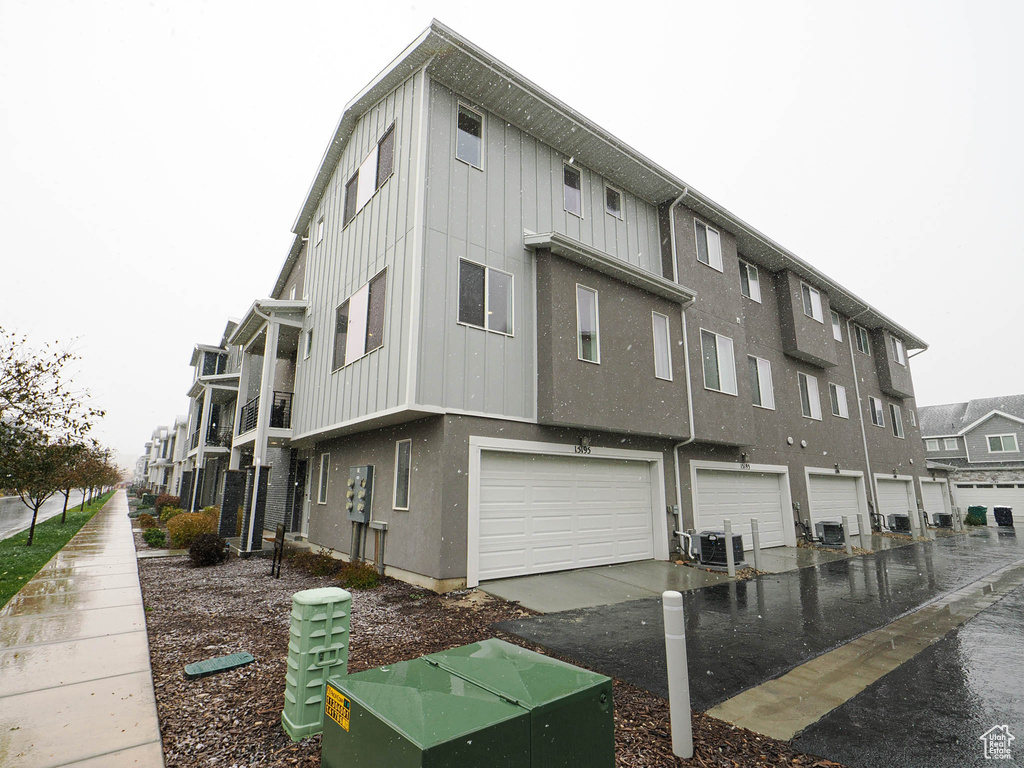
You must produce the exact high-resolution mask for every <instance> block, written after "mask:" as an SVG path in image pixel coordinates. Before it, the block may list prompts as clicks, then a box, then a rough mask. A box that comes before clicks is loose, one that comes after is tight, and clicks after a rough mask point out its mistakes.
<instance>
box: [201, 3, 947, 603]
mask: <svg viewBox="0 0 1024 768" xmlns="http://www.w3.org/2000/svg"><path fill="white" fill-rule="evenodd" d="M293 233H294V240H293V244H292V247H291V248H290V250H289V252H288V254H287V256H286V259H285V262H284V264H283V266H282V268H281V271H280V273H279V275H278V276H277V279H276V281H275V282H274V285H273V289H272V291H271V293H270V295H269V296H268V297H266V298H261V299H258V300H256V301H254V302H253V304H252V305H251V306H250V308H249V309H248V311H247V312H246V313H245V314H244V316H243V317H242V319H241V320H239V321H238V322H237V324H234V325H233V327H232V326H229V329H228V330H226V331H225V334H224V338H223V339H222V342H221V345H220V346H219V347H216V348H211V349H206V348H203V349H202V350H201V352H202V355H203V357H204V363H203V365H205V364H206V363H205V356H206V355H207V354H214V355H227V356H228V360H229V361H230V360H231V359H232V358H231V356H232V355H237V368H234V367H232V366H233V365H234V364H233V363H231V362H228V363H226V365H227V367H226V368H225V370H224V372H223V373H215V374H211V373H209V372H208V371H206V369H204V371H203V372H201V373H198V372H197V376H196V386H195V387H194V392H195V394H194V395H193V407H192V410H191V415H190V423H191V424H195V425H197V426H198V429H199V432H198V434H199V435H200V437H199V438H198V439H199V440H200V447H197V446H193V447H192V450H193V452H194V453H195V458H196V462H195V463H194V465H193V466H191V467H189V468H188V469H187V470H186V473H185V475H186V478H187V479H185V480H183V486H186V487H187V486H189V484H193V485H195V487H197V488H198V487H202V489H203V490H202V495H203V499H204V500H205V499H207V498H208V499H210V500H213V501H216V500H219V501H220V502H221V503H222V510H223V513H222V526H221V528H222V533H225V534H227V533H239V530H240V532H241V535H240V538H239V543H238V546H239V548H240V549H241V550H242V551H246V550H250V549H256V548H259V546H260V535H261V533H262V531H263V529H264V528H272V527H273V525H274V524H277V523H284V524H285V525H286V527H287V528H288V529H289V530H290V531H292V532H293V533H294V534H295V535H297V536H300V537H303V538H305V539H307V540H308V541H309V542H311V543H314V544H316V545H320V546H325V547H330V548H332V549H334V550H335V551H337V552H340V553H343V554H346V555H347V554H349V553H351V552H352V551H353V549H355V550H357V551H358V552H359V553H360V554H362V555H363V556H367V557H368V556H371V555H372V556H375V557H378V558H379V559H380V560H381V561H382V562H383V563H384V565H385V566H386V568H387V572H388V573H390V574H391V575H394V576H396V577H398V578H401V579H404V580H407V581H411V582H414V583H418V584H421V585H423V586H426V587H428V588H431V589H434V590H439V591H443V590H448V589H452V588H457V587H461V586H464V585H469V586H474V585H476V584H478V583H480V582H481V581H486V580H489V579H498V578H503V577H508V576H516V575H522V574H529V573H538V572H544V571H554V570H560V569H569V568H578V567H585V566H592V565H601V564H609V563H619V562H626V561H632V560H642V559H651V558H657V559H667V558H668V557H669V556H670V552H671V551H672V550H673V549H675V548H676V547H677V546H678V544H679V542H678V538H677V536H676V531H679V530H685V529H695V530H708V529H715V530H717V529H720V528H721V526H722V520H723V519H730V520H731V521H732V524H733V527H734V530H736V531H738V532H739V533H741V534H743V536H744V544H745V546H746V547H747V548H749V547H750V544H751V542H750V521H751V520H752V519H757V520H758V523H759V528H760V531H761V540H762V544H763V545H764V546H785V545H789V546H794V545H795V544H796V542H797V538H798V535H799V532H800V528H799V524H801V523H805V524H809V525H813V524H814V523H815V522H817V521H820V520H823V519H829V520H833V519H837V518H838V517H839V516H841V515H852V516H853V517H854V519H855V520H856V523H855V530H857V529H859V528H860V527H862V526H863V527H865V528H866V527H869V526H870V525H871V524H872V518H871V514H872V513H873V512H874V513H876V514H880V515H887V514H889V513H892V512H900V513H906V512H908V511H911V512H913V513H914V514H913V515H912V520H913V521H914V524H915V525H916V526H919V525H920V518H919V516H918V515H917V514H916V513H917V511H918V510H919V509H922V508H923V507H924V504H925V502H924V499H925V498H926V497H928V498H932V497H933V496H934V494H933V490H934V488H936V487H937V488H940V494H939V495H940V498H941V497H942V492H941V488H942V487H944V481H943V479H942V478H941V477H936V476H935V472H934V470H929V468H928V467H927V462H926V457H925V451H924V443H923V442H922V440H921V433H920V430H919V427H918V420H917V416H916V410H917V406H916V403H915V399H914V390H913V384H912V378H911V373H910V362H909V359H910V356H911V353H912V352H913V351H915V350H924V349H925V348H926V344H925V342H924V341H923V340H922V339H920V338H919V337H918V336H916V335H915V334H913V333H912V332H911V331H909V330H908V329H906V328H904V327H903V326H902V325H900V324H898V323H897V322H895V321H894V320H892V319H890V318H889V317H887V316H886V315H884V314H882V313H881V312H880V311H879V310H877V309H875V308H874V307H872V306H871V305H870V304H868V303H867V302H866V301H864V300H863V299H861V298H859V297H857V296H855V295H854V294H852V293H851V292H850V291H848V290H846V289H845V288H843V287H842V286H840V285H838V284H837V283H835V282H834V281H833V280H831V279H830V278H828V277H827V276H826V275H824V274H823V273H821V272H820V271H819V270H817V269H816V268H815V267H813V266H812V265H811V264H810V263H808V262H807V261H804V260H803V259H801V258H799V257H798V256H796V255H795V254H793V253H791V252H789V251H788V250H786V249H785V248H784V247H782V246H781V245H779V244H777V243H775V242H774V241H772V240H771V239H770V238H768V237H767V236H765V235H764V234H762V233H760V232H758V231H757V230H756V229H754V228H753V227H751V226H750V225H748V224H746V223H745V222H743V221H742V220H740V219H739V218H738V217H736V216H735V215H734V214H732V213H730V212H729V211H727V210H725V209H724V208H723V207H722V206H720V205H719V204H717V203H715V202H714V201H712V200H710V199H708V198H707V197H706V196H704V195H702V194H701V193H700V192H698V191H697V190H695V189H693V188H692V187H690V186H689V185H688V184H686V183H685V182H683V181H682V180H680V179H678V178H677V177H676V176H674V175H673V174H672V173H670V172H669V171H667V170H666V169H664V168H662V167H660V166H658V165H657V164H656V163H654V162H653V161H651V160H650V159H648V158H646V157H644V156H643V155H641V154H639V153H638V152H636V151H635V150H633V149H632V148H630V147H629V146H628V145H626V144H625V143H624V142H622V141H621V140H619V139H618V138H616V137H614V136H612V135H611V134H609V133H608V132H607V131H606V130H604V129H603V128H601V127H600V126H598V125H596V124H594V123H593V122H591V121H589V120H587V119H586V118H585V117H583V116H582V115H580V114H579V113H577V112H576V111H574V110H573V109H572V108H571V107H569V106H567V105H566V104H564V103H562V102H560V101H559V100H557V99H556V98H555V97H553V96H551V95H550V94H548V93H546V92H545V91H544V90H542V89H541V88H539V87H538V86H537V85H535V84H533V83H532V82H530V81H528V80H526V79H525V78H523V77H522V76H521V75H519V74H518V73H516V72H515V71H513V70H512V69H510V68H509V67H507V66H506V65H504V64H503V63H501V62H500V61H498V60H496V59H495V58H494V57H492V56H490V55H489V54H487V53H486V52H484V51H482V50H481V49H479V48H478V47H476V46H475V45H473V44H472V43H470V42H469V41H467V40H465V39H464V38H462V37H460V36H459V35H457V34H456V33H455V32H453V31H452V30H450V29H448V28H447V27H445V26H444V25H442V24H440V23H438V22H436V21H435V22H433V23H432V24H431V25H430V27H429V28H428V29H426V30H425V31H424V32H423V33H422V34H421V35H420V36H419V37H418V38H417V39H416V40H415V41H414V42H413V43H412V44H411V45H409V46H408V47H407V48H406V49H405V50H404V51H402V52H401V54H400V55H399V56H398V57H397V58H396V59H395V60H394V61H393V62H392V63H391V64H390V65H389V66H388V67H387V68H386V69H385V70H384V71H382V72H381V73H380V74H378V75H377V76H376V77H375V78H374V79H373V80H372V81H371V82H370V83H369V84H367V86H366V87H365V88H364V89H363V90H362V91H361V92H360V93H358V94H357V95H356V96H355V97H354V98H353V99H352V101H350V102H349V103H348V105H346V107H345V108H344V112H343V114H342V116H341V119H340V121H339V123H338V125H337V128H336V130H335V132H334V135H333V137H332V139H331V141H330V143H329V144H328V146H327V149H326V151H325V153H324V156H323V159H322V160H321V163H320V165H319V167H318V168H317V169H316V173H315V176H314V178H313V182H312V184H311V186H310V188H309V191H308V193H307V195H306V197H305V199H304V200H303V201H302V204H301V207H300V209H299V213H298V216H297V218H296V220H295V222H294V225H293ZM196 349H197V354H199V352H200V348H199V347H197V348H196ZM197 361H198V358H196V357H194V358H193V364H197ZM217 370H218V371H219V363H218V364H217ZM197 371H198V368H197ZM221 376H223V377H225V378H224V379H218V380H217V381H216V383H214V379H217V377H221ZM211 387H222V388H223V391H222V392H221V393H219V394H218V395H217V397H218V398H220V400H215V399H214V395H213V394H212V390H211ZM232 387H234V389H232ZM200 388H201V389H202V390H203V393H205V394H203V395H202V397H203V398H204V399H203V400H202V407H200V406H199V405H198V400H197V399H196V398H197V396H198V395H200V392H199V389H200ZM230 392H234V393H235V394H234V400H233V401H232V400H231V394H230ZM190 394H191V393H190ZM212 402H220V403H221V405H222V407H221V414H220V417H219V418H220V419H221V421H220V422H218V429H220V428H221V427H223V428H225V429H227V433H228V434H229V435H230V448H223V449H222V446H213V447H211V446H210V445H209V444H208V443H207V444H206V447H205V448H203V447H201V444H202V440H203V438H202V435H206V434H208V432H209V429H210V426H211V423H212V422H211V420H210V418H209V417H208V416H206V415H204V414H205V413H207V411H208V410H209V408H210V404H211V403H212ZM232 402H233V404H234V408H233V413H231V414H230V415H228V414H229V412H230V411H231V407H230V403H232ZM197 414H198V416H197ZM190 429H191V427H190ZM192 432H195V430H192ZM219 439H220V438H218V440H219ZM214 454H216V463H217V469H216V472H214V470H212V469H211V459H212V457H213V455H214ZM200 456H205V459H200V458H199V457H200ZM189 470H191V472H192V475H191V476H189V475H188V471H189ZM200 474H202V475H203V477H202V478H200V476H199V475H200ZM204 503H205V501H204ZM944 503H945V505H946V507H945V509H948V506H949V498H948V493H946V496H945V502H944ZM201 505H202V504H195V503H193V508H195V507H197V506H201ZM238 521H241V525H239V523H238ZM371 539H372V542H373V543H370V542H371Z"/></svg>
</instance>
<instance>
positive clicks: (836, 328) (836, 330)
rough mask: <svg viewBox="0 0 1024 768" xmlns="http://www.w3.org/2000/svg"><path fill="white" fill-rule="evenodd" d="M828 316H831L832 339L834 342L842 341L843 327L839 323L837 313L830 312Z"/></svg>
mask: <svg viewBox="0 0 1024 768" xmlns="http://www.w3.org/2000/svg"><path fill="white" fill-rule="evenodd" d="M829 314H830V315H832V338H833V339H835V340H836V341H842V340H843V326H842V324H841V323H840V322H839V313H838V312H836V311H835V310H830V311H829Z"/></svg>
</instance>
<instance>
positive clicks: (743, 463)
mask: <svg viewBox="0 0 1024 768" xmlns="http://www.w3.org/2000/svg"><path fill="white" fill-rule="evenodd" d="M740 469H750V464H748V463H747V462H745V461H741V462H740Z"/></svg>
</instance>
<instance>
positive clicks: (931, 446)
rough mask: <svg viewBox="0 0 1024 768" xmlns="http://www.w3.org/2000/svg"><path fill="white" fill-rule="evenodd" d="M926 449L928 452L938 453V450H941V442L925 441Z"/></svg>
mask: <svg viewBox="0 0 1024 768" xmlns="http://www.w3.org/2000/svg"><path fill="white" fill-rule="evenodd" d="M924 449H925V450H926V451H937V450H939V441H938V440H925V441H924Z"/></svg>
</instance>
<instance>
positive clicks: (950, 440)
mask: <svg viewBox="0 0 1024 768" xmlns="http://www.w3.org/2000/svg"><path fill="white" fill-rule="evenodd" d="M942 446H943V448H944V449H945V450H947V451H955V450H957V443H956V438H955V437H947V438H943V440H942Z"/></svg>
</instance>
